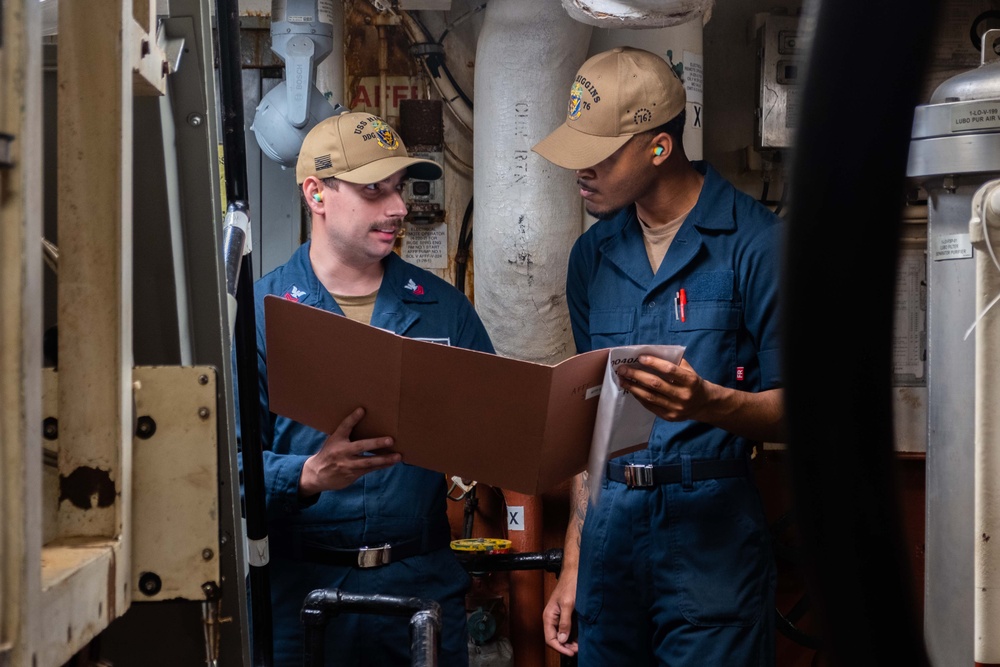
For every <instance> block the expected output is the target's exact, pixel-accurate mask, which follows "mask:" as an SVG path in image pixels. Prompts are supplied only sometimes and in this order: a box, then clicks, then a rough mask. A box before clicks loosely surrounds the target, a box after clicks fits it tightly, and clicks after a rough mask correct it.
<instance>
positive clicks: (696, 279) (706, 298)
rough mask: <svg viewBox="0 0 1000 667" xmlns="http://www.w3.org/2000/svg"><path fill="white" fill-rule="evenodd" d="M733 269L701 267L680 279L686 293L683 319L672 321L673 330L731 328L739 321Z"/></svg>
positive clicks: (739, 307)
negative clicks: (708, 269) (703, 269)
mask: <svg viewBox="0 0 1000 667" xmlns="http://www.w3.org/2000/svg"><path fill="white" fill-rule="evenodd" d="M734 279H735V278H734V274H733V272H732V271H700V272H698V273H693V274H691V275H690V276H688V277H687V278H684V279H683V280H682V281H681V286H682V287H684V292H685V295H686V296H687V307H686V308H685V313H684V315H685V316H684V320H685V321H684V322H681V321H680V320H679V319H676V320H672V321H671V327H670V329H671V330H672V331H696V330H699V329H717V330H723V331H727V330H733V329H736V328H737V327H738V326H739V323H740V309H741V304H740V303H739V300H738V299H737V298H736V290H735V287H734V286H733V282H734Z"/></svg>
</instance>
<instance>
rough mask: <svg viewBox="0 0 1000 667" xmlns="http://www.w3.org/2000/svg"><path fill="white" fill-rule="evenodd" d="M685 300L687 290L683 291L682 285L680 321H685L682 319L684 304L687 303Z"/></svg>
mask: <svg viewBox="0 0 1000 667" xmlns="http://www.w3.org/2000/svg"><path fill="white" fill-rule="evenodd" d="M687 302H688V295H687V292H685V291H684V288H683V287H682V288H681V322H685V321H686V320H685V319H684V306H686V305H687Z"/></svg>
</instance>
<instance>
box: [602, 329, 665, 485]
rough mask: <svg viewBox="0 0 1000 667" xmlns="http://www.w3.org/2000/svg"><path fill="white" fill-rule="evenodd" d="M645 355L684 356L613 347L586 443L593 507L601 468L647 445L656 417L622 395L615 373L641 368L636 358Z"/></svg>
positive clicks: (657, 347)
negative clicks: (590, 435)
mask: <svg viewBox="0 0 1000 667" xmlns="http://www.w3.org/2000/svg"><path fill="white" fill-rule="evenodd" d="M642 354H649V355H652V356H654V357H659V358H660V359H666V360H667V361H670V362H672V363H675V364H679V363H681V358H682V357H683V356H684V346H683V345H628V346H625V347H615V348H612V349H611V352H610V354H609V355H608V367H607V370H606V372H605V373H604V384H603V385H602V386H601V398H600V402H599V403H598V406H597V420H596V421H595V422H594V436H593V439H592V440H591V443H590V462H589V464H588V465H587V471H588V473H589V485H590V499H591V502H593V503H596V502H597V497H598V494H600V492H601V482H602V481H603V479H604V467H605V465H607V462H608V459H610V458H613V457H614V456H615V455H616V454H617V453H619V452H622V453H624V451H623V450H627V449H635V448H636V446H637V445H643V444H645V443H647V442H649V432H650V431H651V430H652V429H653V422H654V421H655V420H656V415H654V414H653V413H652V412H650V411H649V410H647V409H646V408H644V407H643V406H642V403H640V402H639V401H638V400H637V399H636V398H635V396H633V395H632V394H630V393H628V392H627V391H625V388H624V387H622V385H621V380H620V379H619V377H618V373H616V372H615V369H616V368H617V367H618V366H621V365H625V366H635V367H638V368H644V370H649V369H648V368H646V367H643V366H642V364H640V363H639V355H642Z"/></svg>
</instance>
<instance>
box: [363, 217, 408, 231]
mask: <svg viewBox="0 0 1000 667" xmlns="http://www.w3.org/2000/svg"><path fill="white" fill-rule="evenodd" d="M368 230H369V231H372V232H390V231H391V232H394V233H396V234H399V233H400V232H402V231H403V223H402V222H393V221H392V220H385V221H383V222H373V223H372V224H371V225H369V227H368Z"/></svg>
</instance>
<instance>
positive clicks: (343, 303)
mask: <svg viewBox="0 0 1000 667" xmlns="http://www.w3.org/2000/svg"><path fill="white" fill-rule="evenodd" d="M330 296H332V297H333V300H334V301H336V302H337V305H338V306H340V309H341V310H342V311H344V315H345V316H347V319H349V320H354V321H355V322H361V323H362V324H371V321H372V313H373V312H374V311H375V298H376V297H378V290H375V291H374V292H372V293H371V294H364V295H362V296H344V295H342V294H334V293H333V292H330Z"/></svg>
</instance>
